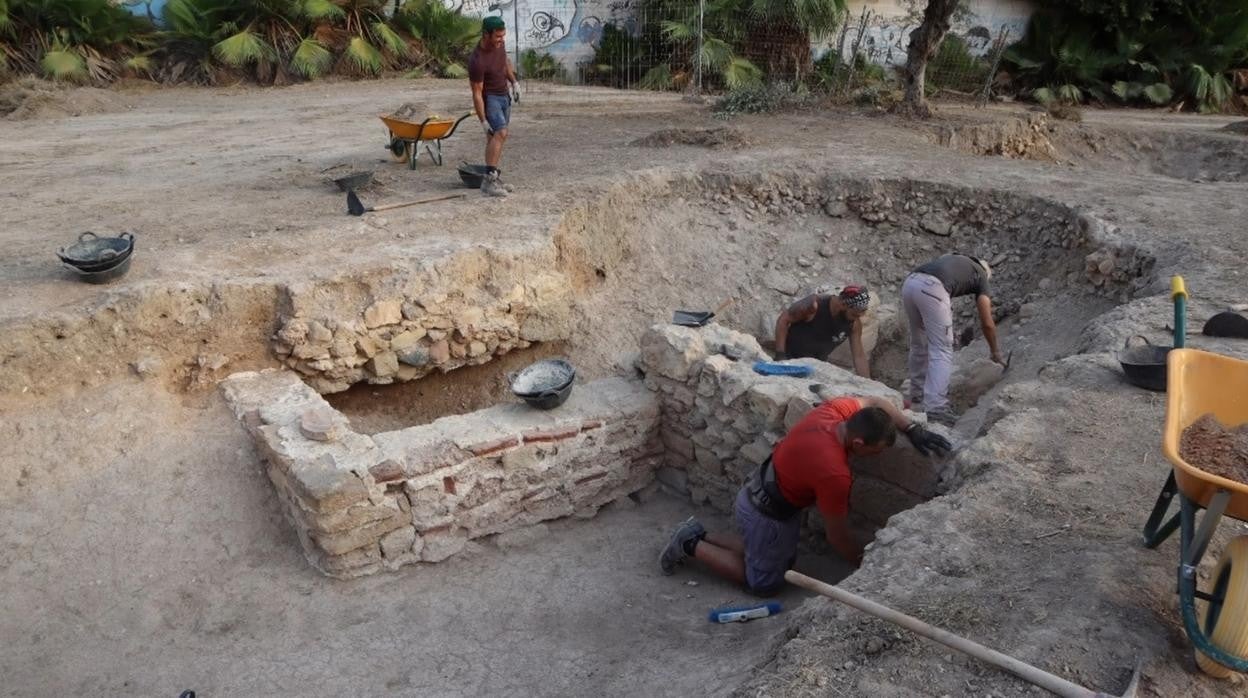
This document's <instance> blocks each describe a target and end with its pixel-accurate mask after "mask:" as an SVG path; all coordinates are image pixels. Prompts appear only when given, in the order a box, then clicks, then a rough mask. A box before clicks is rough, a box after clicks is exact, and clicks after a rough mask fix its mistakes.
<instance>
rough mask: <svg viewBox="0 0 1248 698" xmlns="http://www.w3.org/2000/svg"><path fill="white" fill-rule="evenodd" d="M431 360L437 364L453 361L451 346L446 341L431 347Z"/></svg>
mask: <svg viewBox="0 0 1248 698" xmlns="http://www.w3.org/2000/svg"><path fill="white" fill-rule="evenodd" d="M429 359H430V360H431V361H433V363H435V364H444V363H446V362H448V361H450V360H451V345H450V342H448V341H446V340H445V339H442V340H438V341H435V342H434V343H433V344H431V345H429Z"/></svg>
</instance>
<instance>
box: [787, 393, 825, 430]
mask: <svg viewBox="0 0 1248 698" xmlns="http://www.w3.org/2000/svg"><path fill="white" fill-rule="evenodd" d="M816 401H817V399H816V398H815V396H814V395H813V394H811V395H810V397H806V395H800V394H799V395H794V396H793V397H791V398H789V403H788V405H786V406H785V409H784V430H785V432H788V431H789V430H790V429H792V428H793V426H794V425H795V424H797V423H798V422H800V421H802V418H803V417H805V416H806V415H808V414H810V411H811V410H813V409H814V408H815V403H816Z"/></svg>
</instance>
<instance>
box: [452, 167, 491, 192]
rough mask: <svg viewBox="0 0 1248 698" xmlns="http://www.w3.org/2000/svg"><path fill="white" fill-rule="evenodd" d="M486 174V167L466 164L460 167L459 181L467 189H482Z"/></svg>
mask: <svg viewBox="0 0 1248 698" xmlns="http://www.w3.org/2000/svg"><path fill="white" fill-rule="evenodd" d="M485 173H486V169H485V165H470V164H468V163H466V162H465V163H461V164H460V165H459V181H461V182H463V183H464V186H465V187H471V188H473V189H480V188H481V181H482V180H484V179H485Z"/></svg>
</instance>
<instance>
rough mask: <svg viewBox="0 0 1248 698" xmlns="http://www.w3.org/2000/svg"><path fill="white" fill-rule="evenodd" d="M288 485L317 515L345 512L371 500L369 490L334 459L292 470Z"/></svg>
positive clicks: (329, 457)
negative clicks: (344, 510)
mask: <svg viewBox="0 0 1248 698" xmlns="http://www.w3.org/2000/svg"><path fill="white" fill-rule="evenodd" d="M289 482H290V484H291V486H292V489H293V490H294V491H295V494H297V495H298V496H299V498H300V499H301V500H303V501H304V502H307V503H308V504H309V506H310V508H311V509H312V511H315V512H317V513H326V512H330V511H336V510H338V509H345V508H346V507H349V506H351V505H352V504H355V503H357V502H362V501H365V500H367V499H368V494H369V490H368V486H367V485H365V484H364V481H363V480H361V479H360V478H359V477H358V476H357V475H356V474H355V473H353V472H351V471H350V470H349V469H344V468H342V467H340V466H339V465H338V462H337V460H336V459H335V458H333V457H332V456H328V454H327V456H326V457H323V458H318V459H315V460H313V461H311V462H303V463H299V464H298V465H297V466H296V467H293V468H292V469H291V477H290V479H289Z"/></svg>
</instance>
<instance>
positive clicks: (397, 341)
mask: <svg viewBox="0 0 1248 698" xmlns="http://www.w3.org/2000/svg"><path fill="white" fill-rule="evenodd" d="M424 336H425V330H424V329H423V328H419V327H418V328H415V329H411V330H407V331H406V332H400V333H399V334H396V335H395V336H394V337H392V338H391V339H390V350H391V351H393V352H395V353H398V354H401V353H403V352H405V351H407V350H408V349H411V348H412V347H414V346H416V344H417V343H418V342H420V340H421V339H422V338H423V337H424Z"/></svg>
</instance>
